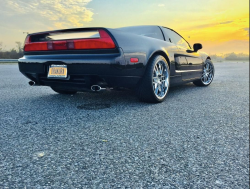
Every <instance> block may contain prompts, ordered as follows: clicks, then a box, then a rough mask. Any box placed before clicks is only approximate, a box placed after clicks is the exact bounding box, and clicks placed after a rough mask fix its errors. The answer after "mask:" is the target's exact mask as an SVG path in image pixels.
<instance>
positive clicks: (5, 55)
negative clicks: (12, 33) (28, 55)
mask: <svg viewBox="0 0 250 189" xmlns="http://www.w3.org/2000/svg"><path fill="white" fill-rule="evenodd" d="M22 56H23V45H22V43H21V42H18V41H17V42H16V48H12V49H10V50H4V49H3V43H2V42H0V59H18V58H21V57H22Z"/></svg>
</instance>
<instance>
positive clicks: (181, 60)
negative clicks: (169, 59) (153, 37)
mask: <svg viewBox="0 0 250 189" xmlns="http://www.w3.org/2000/svg"><path fill="white" fill-rule="evenodd" d="M164 33H165V35H166V36H167V37H169V41H170V42H172V43H174V44H176V46H177V47H178V52H177V53H176V54H175V62H176V65H175V68H176V73H181V75H182V80H190V79H194V78H198V77H200V76H201V72H202V59H201V57H200V55H199V53H198V52H192V49H191V47H190V45H189V43H188V42H187V41H186V40H185V39H184V38H183V37H182V36H181V35H179V34H178V33H177V32H175V31H174V30H171V29H169V28H164ZM191 52H192V53H191Z"/></svg>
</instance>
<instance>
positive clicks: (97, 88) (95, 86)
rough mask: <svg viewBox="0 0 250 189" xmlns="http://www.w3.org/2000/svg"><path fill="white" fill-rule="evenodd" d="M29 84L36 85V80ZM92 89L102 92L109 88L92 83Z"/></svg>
mask: <svg viewBox="0 0 250 189" xmlns="http://www.w3.org/2000/svg"><path fill="white" fill-rule="evenodd" d="M29 85H30V86H35V85H36V82H34V81H30V82H29ZM90 89H91V91H93V92H100V91H105V90H107V89H106V88H102V87H101V86H99V85H92V86H91V88H90Z"/></svg>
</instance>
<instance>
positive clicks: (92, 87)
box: [91, 85, 106, 92]
mask: <svg viewBox="0 0 250 189" xmlns="http://www.w3.org/2000/svg"><path fill="white" fill-rule="evenodd" d="M104 90H106V88H102V87H101V86H99V85H92V86H91V91H94V92H100V91H104Z"/></svg>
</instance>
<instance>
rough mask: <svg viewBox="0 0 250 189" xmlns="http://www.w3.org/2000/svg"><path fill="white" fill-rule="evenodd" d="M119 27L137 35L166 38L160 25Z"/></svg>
mask: <svg viewBox="0 0 250 189" xmlns="http://www.w3.org/2000/svg"><path fill="white" fill-rule="evenodd" d="M117 29H119V30H122V31H125V32H129V33H133V34H136V35H142V36H146V37H152V38H155V39H160V40H164V38H163V35H162V32H161V29H160V28H159V27H158V26H132V27H125V28H117Z"/></svg>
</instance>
